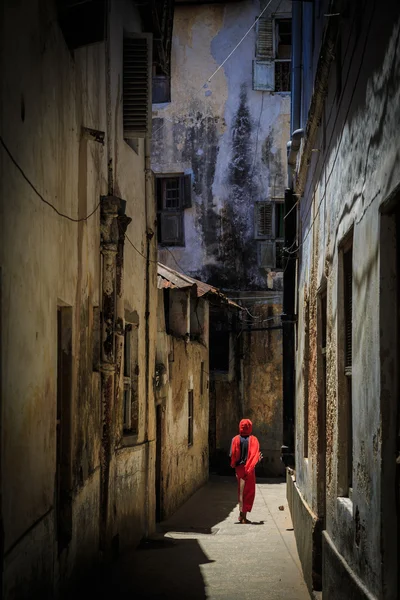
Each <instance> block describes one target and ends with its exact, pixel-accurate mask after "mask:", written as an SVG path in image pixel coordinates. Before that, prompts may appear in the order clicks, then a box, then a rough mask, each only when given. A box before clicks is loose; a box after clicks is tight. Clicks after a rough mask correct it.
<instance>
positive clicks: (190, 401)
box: [188, 390, 193, 446]
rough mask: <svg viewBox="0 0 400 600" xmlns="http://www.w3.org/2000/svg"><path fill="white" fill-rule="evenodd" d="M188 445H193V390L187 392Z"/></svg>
mask: <svg viewBox="0 0 400 600" xmlns="http://www.w3.org/2000/svg"><path fill="white" fill-rule="evenodd" d="M188 446H193V390H189V393H188Z"/></svg>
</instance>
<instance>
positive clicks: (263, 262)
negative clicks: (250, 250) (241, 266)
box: [258, 241, 275, 269]
mask: <svg viewBox="0 0 400 600" xmlns="http://www.w3.org/2000/svg"><path fill="white" fill-rule="evenodd" d="M258 264H259V266H260V267H262V268H264V269H266V268H275V242H273V241H267V242H259V244H258Z"/></svg>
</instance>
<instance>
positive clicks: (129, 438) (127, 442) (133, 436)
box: [121, 433, 138, 448]
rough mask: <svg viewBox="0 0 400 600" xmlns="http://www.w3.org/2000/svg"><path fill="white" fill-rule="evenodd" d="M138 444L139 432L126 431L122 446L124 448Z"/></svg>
mask: <svg viewBox="0 0 400 600" xmlns="http://www.w3.org/2000/svg"><path fill="white" fill-rule="evenodd" d="M137 445H138V434H137V433H124V436H123V438H122V444H121V446H122V447H123V448H128V447H130V446H137Z"/></svg>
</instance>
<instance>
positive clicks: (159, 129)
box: [153, 0, 282, 136]
mask: <svg viewBox="0 0 400 600" xmlns="http://www.w3.org/2000/svg"><path fill="white" fill-rule="evenodd" d="M272 2H273V0H269V2H268V4H267V5H266V6H265V7H264V8H263V10H262V11H261V12H260V14H259V15H258V17H257V18H256V19H255V20H254V23H253V24H252V25H251V26H250V27H249V29H248V30H247V31H246V33H245V34H244V36H243V37H242V38H241V40H240V41H239V42H238V43H237V44H236V46H235V47H234V48H233V50H232V51H231V52H230V53H229V54H228V56H227V57H226V58H225V60H223V61H222V63H221V64H220V65H219V66H218V67H217V68H216V69H215V71H214V73H212V75H210V77H209V78H208V79H207V80H206V81H205V82H204V83H203V84H202V85H201V86H200V87H199V88H198V90H196V91H195V92H194V96H197V94H199V93H200V92H201V90H203V89H205V88H207V87H208V84H209V83H210V81H211V80H212V79H213V78H214V77H215V75H216V74H217V73H218V72H219V71H220V69H222V67H223V66H224V65H225V63H226V62H227V61H228V60H229V59H230V58H231V56H232V55H233V54H234V53H235V52H236V50H237V49H238V48H239V46H240V45H241V43H242V42H243V41H244V40H245V39H246V37H247V36H248V35H249V33H250V32H251V31H252V29H253V28H254V27H255V26H256V25H257V23H258V21H259V20H260V19H261V17H262V16H263V14H264V13H265V11H266V10H267V8H269V6H270V5H271V4H272ZM281 4H282V0H280V2H279V4H278V6H277V8H276V9H275V12H276V11H277V10H278V8H279V7H280V5H281ZM182 106H183V104H182ZM162 118H165V119H166V120H168V121H170V119H167V118H166V117H162ZM174 122H178V121H177V120H175V121H174ZM164 127H165V123H163V124H162V125H161V126H160V127H159V128H158V129H156V130H155V131H153V136H154V135H156V134H157V133H158V132H159V131H161V130H162V129H163V128H164Z"/></svg>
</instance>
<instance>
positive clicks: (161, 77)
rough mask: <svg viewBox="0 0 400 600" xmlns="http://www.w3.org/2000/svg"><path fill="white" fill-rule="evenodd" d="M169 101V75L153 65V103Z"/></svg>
mask: <svg viewBox="0 0 400 600" xmlns="http://www.w3.org/2000/svg"><path fill="white" fill-rule="evenodd" d="M163 102H171V77H170V76H169V75H167V74H166V73H164V72H163V71H162V69H161V68H160V67H159V66H158V65H153V104H159V103H163Z"/></svg>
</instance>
